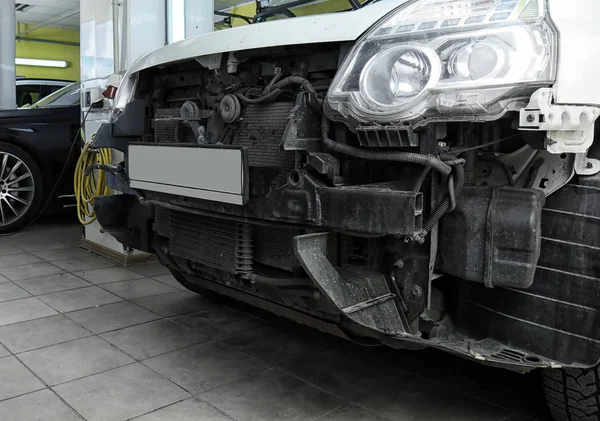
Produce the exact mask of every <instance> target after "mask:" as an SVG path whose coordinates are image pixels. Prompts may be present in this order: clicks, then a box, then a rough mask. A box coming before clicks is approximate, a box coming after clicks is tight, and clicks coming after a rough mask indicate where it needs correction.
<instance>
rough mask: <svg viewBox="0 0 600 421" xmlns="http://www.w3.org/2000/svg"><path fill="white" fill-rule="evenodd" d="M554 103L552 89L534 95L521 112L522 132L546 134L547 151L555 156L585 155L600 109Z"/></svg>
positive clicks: (545, 89) (541, 90) (520, 127)
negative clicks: (565, 154)
mask: <svg viewBox="0 0 600 421" xmlns="http://www.w3.org/2000/svg"><path fill="white" fill-rule="evenodd" d="M553 99H554V94H553V91H552V88H541V89H538V90H537V91H535V92H534V94H533V95H532V96H531V99H530V101H529V104H528V105H527V107H526V108H523V109H522V110H521V112H520V117H519V129H520V130H532V131H546V132H547V142H546V150H547V151H548V152H550V153H552V154H561V153H584V152H586V151H587V150H588V149H589V147H590V146H591V145H592V143H593V141H594V123H595V121H596V119H597V118H598V116H600V108H598V107H590V106H586V105H556V104H554V103H553Z"/></svg>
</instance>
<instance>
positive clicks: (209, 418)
mask: <svg viewBox="0 0 600 421" xmlns="http://www.w3.org/2000/svg"><path fill="white" fill-rule="evenodd" d="M134 420H135V421H231V418H229V417H227V416H225V415H223V414H221V413H220V412H219V411H217V410H216V409H214V408H213V407H211V406H210V405H208V404H206V403H204V402H200V401H199V400H197V399H188V400H185V401H183V402H179V403H176V404H174V405H171V406H167V407H166V408H162V409H159V410H158V411H154V412H152V413H150V414H147V415H144V416H141V417H139V418H134Z"/></svg>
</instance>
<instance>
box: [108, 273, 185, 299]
mask: <svg viewBox="0 0 600 421" xmlns="http://www.w3.org/2000/svg"><path fill="white" fill-rule="evenodd" d="M102 288H104V289H106V290H108V291H110V292H112V293H113V294H115V295H118V296H119V297H121V298H125V299H126V300H131V299H133V298H140V297H148V296H150V295H158V294H166V293H168V292H177V289H175V288H171V287H170V286H168V285H165V284H163V283H161V282H158V281H155V280H153V279H150V278H142V279H134V280H132V281H122V282H113V283H110V284H102Z"/></svg>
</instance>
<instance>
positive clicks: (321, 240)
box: [294, 233, 407, 335]
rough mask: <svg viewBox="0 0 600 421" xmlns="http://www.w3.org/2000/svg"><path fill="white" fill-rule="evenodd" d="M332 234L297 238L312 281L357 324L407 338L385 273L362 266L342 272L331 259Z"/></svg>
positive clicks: (300, 257) (297, 248) (297, 249)
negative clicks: (329, 245)
mask: <svg viewBox="0 0 600 421" xmlns="http://www.w3.org/2000/svg"><path fill="white" fill-rule="evenodd" d="M328 236H329V233H318V234H308V235H299V236H296V237H294V253H295V255H296V257H297V258H298V260H299V261H300V263H301V264H302V267H303V268H304V270H305V271H306V273H307V274H308V276H309V277H310V279H311V280H312V281H313V282H314V283H315V285H318V286H319V289H321V290H322V291H323V292H324V293H325V295H326V296H327V297H329V299H330V300H331V301H332V302H333V304H334V305H335V306H336V307H337V308H338V310H339V311H340V313H341V314H342V315H344V316H345V317H347V318H349V319H351V320H352V321H353V322H355V323H357V324H359V325H361V326H364V327H367V328H369V329H372V330H375V331H378V332H380V333H384V334H388V335H390V334H391V335H406V333H407V332H406V329H405V327H404V325H403V323H402V317H401V315H400V313H399V310H398V308H397V307H396V304H395V302H394V298H395V297H396V296H395V295H394V294H392V293H391V292H390V289H389V286H388V283H387V281H386V279H385V276H384V275H383V274H382V273H378V272H374V271H371V270H369V269H367V268H362V267H354V266H350V267H344V268H340V270H339V271H338V269H337V268H335V267H334V266H333V265H332V264H331V262H330V261H329V260H328V259H327V256H326V253H327V242H328Z"/></svg>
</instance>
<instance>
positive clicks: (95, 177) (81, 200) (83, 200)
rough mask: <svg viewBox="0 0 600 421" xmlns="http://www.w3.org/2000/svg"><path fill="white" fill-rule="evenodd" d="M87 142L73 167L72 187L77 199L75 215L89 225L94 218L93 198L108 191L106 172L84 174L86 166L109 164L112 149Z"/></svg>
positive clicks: (93, 171)
mask: <svg viewBox="0 0 600 421" xmlns="http://www.w3.org/2000/svg"><path fill="white" fill-rule="evenodd" d="M91 143H92V142H88V143H86V145H85V146H84V147H83V149H82V150H81V155H80V157H79V160H78V161H77V166H76V167H75V177H74V179H73V187H74V188H75V198H76V199H77V217H78V218H79V222H81V223H82V224H83V225H89V224H91V223H92V222H94V221H95V220H96V213H95V212H94V207H93V205H94V199H95V198H96V197H97V196H105V195H107V194H109V193H110V189H109V188H108V187H106V174H105V173H104V171H102V170H98V171H95V170H92V171H90V173H89V174H88V175H86V174H85V171H86V169H87V168H89V167H90V166H91V165H94V164H100V165H103V164H110V163H111V162H112V150H111V149H108V148H101V149H92V148H91V146H90V145H91Z"/></svg>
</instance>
